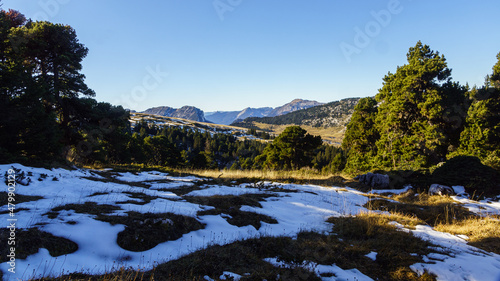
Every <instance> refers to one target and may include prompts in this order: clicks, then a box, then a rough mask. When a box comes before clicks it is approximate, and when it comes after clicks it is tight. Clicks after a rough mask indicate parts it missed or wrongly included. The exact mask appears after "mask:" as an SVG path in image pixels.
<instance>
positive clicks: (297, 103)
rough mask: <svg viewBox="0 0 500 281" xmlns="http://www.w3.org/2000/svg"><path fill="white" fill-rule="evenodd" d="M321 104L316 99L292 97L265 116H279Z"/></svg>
mask: <svg viewBox="0 0 500 281" xmlns="http://www.w3.org/2000/svg"><path fill="white" fill-rule="evenodd" d="M322 104H323V103H321V102H317V101H311V100H303V99H294V100H293V101H291V102H289V103H287V104H285V105H283V106H280V107H276V108H275V109H274V110H273V111H271V113H269V114H268V115H267V116H266V117H275V116H280V115H284V114H287V113H290V112H294V111H297V110H302V109H307V108H311V107H315V106H318V105H322Z"/></svg>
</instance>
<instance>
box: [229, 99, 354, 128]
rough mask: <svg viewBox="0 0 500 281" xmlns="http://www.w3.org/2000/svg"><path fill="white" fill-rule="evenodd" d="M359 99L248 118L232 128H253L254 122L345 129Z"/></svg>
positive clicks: (234, 124)
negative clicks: (277, 114) (281, 113)
mask: <svg viewBox="0 0 500 281" xmlns="http://www.w3.org/2000/svg"><path fill="white" fill-rule="evenodd" d="M359 99H360V98H348V99H343V100H340V101H334V102H330V103H327V104H322V105H318V106H314V107H310V108H306V109H301V110H297V111H293V112H290V113H287V114H284V115H279V116H274V117H261V118H255V117H250V118H247V119H245V120H242V121H238V122H234V123H233V124H232V125H233V126H238V127H246V128H253V127H254V124H253V123H254V122H258V123H264V124H272V125H307V126H312V127H345V126H346V125H347V123H348V122H349V120H350V119H351V115H352V113H353V111H354V107H355V106H356V104H357V103H358V101H359Z"/></svg>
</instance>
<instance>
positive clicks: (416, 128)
mask: <svg viewBox="0 0 500 281" xmlns="http://www.w3.org/2000/svg"><path fill="white" fill-rule="evenodd" d="M407 59H408V64H406V65H403V66H401V67H398V68H397V71H396V73H394V74H393V73H389V74H387V75H386V76H385V77H384V79H383V80H384V83H383V87H382V88H381V89H380V90H379V93H378V94H377V95H376V96H375V99H376V100H377V102H378V103H379V104H380V105H379V107H378V114H377V118H376V128H377V130H378V132H379V134H380V139H379V140H378V141H377V160H378V165H381V166H382V167H388V168H403V169H415V168H419V167H422V166H428V165H432V164H436V163H438V162H440V161H443V160H444V159H445V156H446V154H445V153H446V149H447V147H448V144H449V139H448V136H447V135H446V134H447V132H446V125H447V124H446V122H445V120H444V119H443V116H445V113H446V111H445V106H444V104H445V102H444V101H443V99H444V96H445V95H446V94H448V95H449V94H450V93H449V92H450V89H451V92H453V94H454V95H458V96H460V95H461V94H462V95H463V91H462V90H461V89H459V88H457V86H456V85H455V86H454V85H453V84H450V83H451V77H450V76H451V69H449V68H448V66H447V63H446V59H445V58H444V56H443V55H439V53H438V52H434V51H432V50H431V49H430V48H429V46H427V45H423V44H422V43H421V42H418V43H417V44H416V46H415V47H412V48H410V51H409V52H408V54H407ZM455 91H458V92H455ZM460 91H462V92H460Z"/></svg>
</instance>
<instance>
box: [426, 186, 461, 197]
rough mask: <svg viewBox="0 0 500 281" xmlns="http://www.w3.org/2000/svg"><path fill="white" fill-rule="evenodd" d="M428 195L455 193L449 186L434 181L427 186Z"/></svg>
mask: <svg viewBox="0 0 500 281" xmlns="http://www.w3.org/2000/svg"><path fill="white" fill-rule="evenodd" d="M429 195H441V196H445V195H455V192H454V191H453V189H452V188H451V187H449V186H446V185H442V184H437V183H435V184H432V185H431V187H429Z"/></svg>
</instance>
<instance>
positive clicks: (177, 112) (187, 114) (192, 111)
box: [142, 105, 207, 122]
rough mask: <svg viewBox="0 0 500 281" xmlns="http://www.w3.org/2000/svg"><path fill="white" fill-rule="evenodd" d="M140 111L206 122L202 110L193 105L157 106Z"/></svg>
mask: <svg viewBox="0 0 500 281" xmlns="http://www.w3.org/2000/svg"><path fill="white" fill-rule="evenodd" d="M142 113H145V114H155V115H160V116H166V117H176V118H184V119H188V120H192V121H198V122H207V119H205V113H204V112H203V110H201V109H199V108H196V107H194V106H187V105H186V106H183V107H181V108H172V107H169V106H158V107H153V108H149V109H146V110H145V111H143V112H142Z"/></svg>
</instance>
